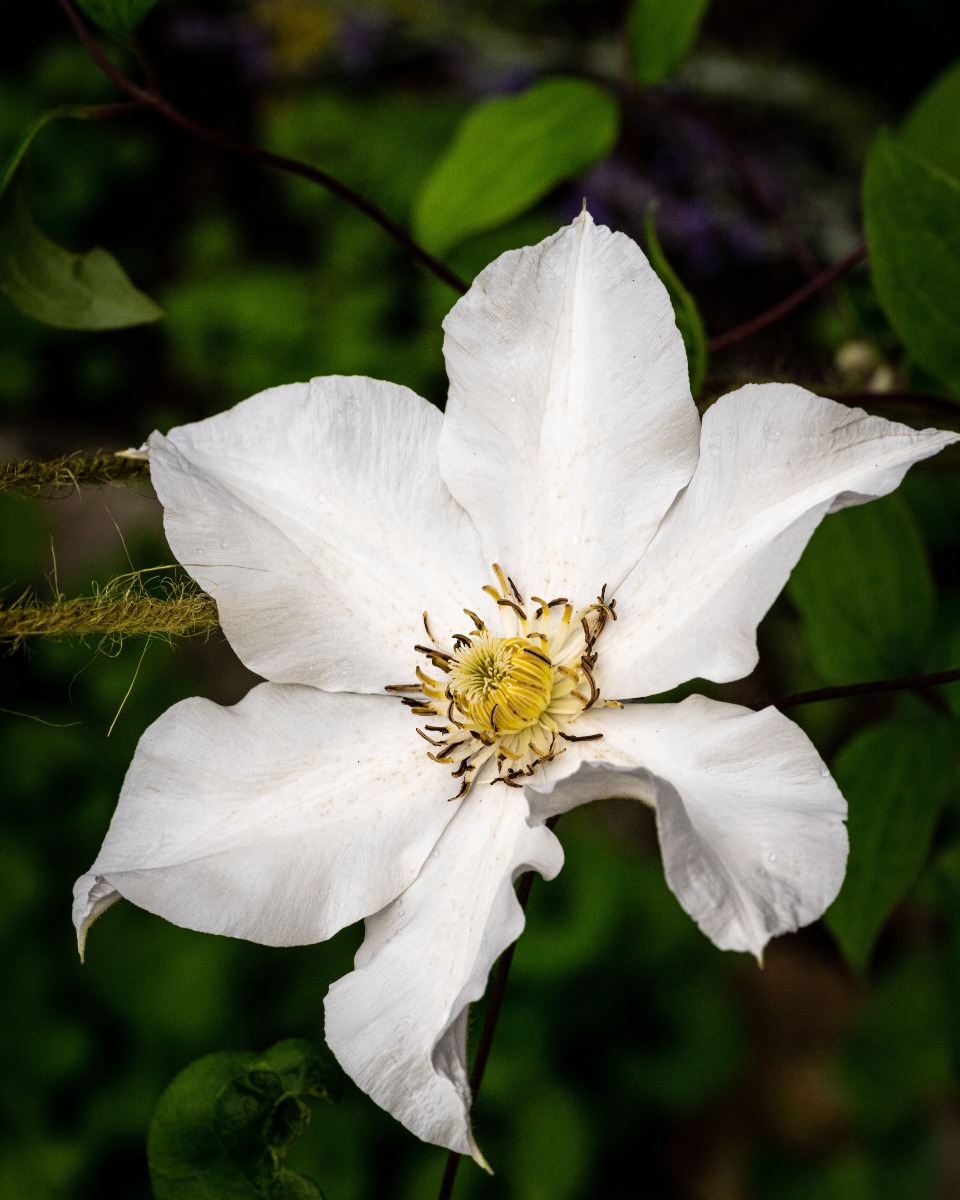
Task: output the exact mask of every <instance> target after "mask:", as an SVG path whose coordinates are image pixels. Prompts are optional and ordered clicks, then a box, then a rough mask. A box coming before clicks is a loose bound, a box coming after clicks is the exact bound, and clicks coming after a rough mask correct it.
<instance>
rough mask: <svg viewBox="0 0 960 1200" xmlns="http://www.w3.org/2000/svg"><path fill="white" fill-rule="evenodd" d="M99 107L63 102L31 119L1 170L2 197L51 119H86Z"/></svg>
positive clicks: (0, 194)
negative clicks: (41, 131) (39, 134)
mask: <svg viewBox="0 0 960 1200" xmlns="http://www.w3.org/2000/svg"><path fill="white" fill-rule="evenodd" d="M97 111H98V110H97V108H96V107H95V106H92V105H87V104H62V105H60V107H59V108H51V109H50V111H49V112H45V113H41V114H40V116H39V117H37V118H35V120H33V121H31V122H30V124H29V125H28V126H27V130H26V132H25V133H24V135H23V137H22V138H21V139H20V144H19V146H17V148H16V150H14V152H13V154H11V155H10V157H9V158H8V159H7V162H6V165H5V166H4V168H3V170H2V172H0V197H2V196H3V194H4V192H5V191H6V190H7V188H8V187H9V186H10V184H11V183H12V182H13V177H14V175H16V173H17V168H18V167H19V166H20V164H21V162H23V159H24V156H25V155H26V153H27V151H28V150H29V149H30V146H31V145H32V143H33V140H34V138H35V137H36V136H37V134H38V133H39V132H40V130H41V129H44V128H46V126H47V125H49V124H50V122H51V121H59V120H62V119H64V118H70V117H73V118H77V119H79V120H84V119H85V118H89V117H92V116H94V115H95V114H96V113H97Z"/></svg>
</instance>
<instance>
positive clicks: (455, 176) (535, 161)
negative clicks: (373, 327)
mask: <svg viewBox="0 0 960 1200" xmlns="http://www.w3.org/2000/svg"><path fill="white" fill-rule="evenodd" d="M618 124H619V109H618V106H617V102H616V100H615V99H614V98H613V96H612V95H611V94H610V93H609V92H608V91H607V90H606V88H602V87H600V86H598V85H597V84H595V83H589V82H587V81H586V80H583V79H565V78H560V77H558V78H554V79H546V80H544V81H542V82H541V83H537V84H535V85H534V86H533V87H531V88H530V89H528V90H527V91H526V92H523V93H522V94H521V95H519V96H506V97H498V98H497V99H495V100H486V101H484V102H483V103H482V104H478V105H477V106H476V107H475V108H474V109H472V110H471V111H470V112H469V113H468V114H467V115H466V117H465V118H464V119H463V121H462V122H461V124H460V127H459V129H458V130H457V133H456V135H455V136H454V139H453V141H452V143H451V144H450V146H449V147H448V148H447V151H446V153H445V154H444V155H443V157H442V158H441V159H440V161H439V162H438V163H437V164H436V165H435V166H434V168H433V170H432V171H431V172H430V174H429V175H428V177H427V179H426V181H425V182H424V184H423V187H422V188H421V189H420V193H419V195H418V197H417V200H416V203H415V205H414V213H413V232H414V236H415V237H416V238H417V240H418V241H419V242H420V243H421V244H422V245H423V246H424V247H426V249H427V250H429V251H430V253H431V254H442V253H443V252H444V251H446V250H449V249H451V247H453V246H455V245H457V243H458V242H461V241H463V240H464V239H465V238H467V237H470V236H471V235H472V234H476V233H481V232H483V231H485V230H488V229H494V228H496V227H497V226H498V225H502V224H503V223H504V222H506V221H508V220H510V219H511V218H513V217H516V216H519V215H520V213H522V212H525V211H526V210H527V209H528V208H530V207H531V206H532V205H533V204H535V203H536V202H537V201H538V200H540V199H541V198H542V197H543V196H545V195H546V193H547V192H549V191H550V189H551V188H552V187H554V186H556V184H558V183H560V182H561V181H562V180H564V179H570V178H572V177H573V176H576V175H578V174H580V173H581V172H582V171H585V170H586V169H587V168H588V167H591V166H593V165H594V163H596V162H598V161H599V160H600V159H601V158H603V156H604V155H605V154H606V153H607V152H608V151H609V150H610V148H611V147H612V145H613V143H614V141H615V140H616V136H617V128H618Z"/></svg>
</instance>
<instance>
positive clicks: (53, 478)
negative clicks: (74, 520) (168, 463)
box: [0, 451, 150, 496]
mask: <svg viewBox="0 0 960 1200" xmlns="http://www.w3.org/2000/svg"><path fill="white" fill-rule="evenodd" d="M149 476H150V463H149V461H148V460H147V456H146V454H141V453H140V452H139V451H134V452H133V453H130V452H121V453H120V454H65V455H63V456H62V457H60V458H52V459H49V460H48V461H46V462H34V461H33V460H32V459H23V460H22V461H20V462H5V463H0V492H6V491H12V492H21V493H23V494H25V495H28V496H37V495H40V494H42V493H43V492H46V491H63V490H64V489H65V488H70V489H71V490H73V489H76V488H78V487H80V486H81V484H91V485H94V486H101V487H102V486H103V485H104V484H109V483H127V482H129V481H130V480H133V479H148V478H149Z"/></svg>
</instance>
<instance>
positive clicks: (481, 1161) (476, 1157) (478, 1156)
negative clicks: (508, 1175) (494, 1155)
mask: <svg viewBox="0 0 960 1200" xmlns="http://www.w3.org/2000/svg"><path fill="white" fill-rule="evenodd" d="M469 1137H470V1153H471V1155H472V1156H473V1161H474V1162H475V1163H476V1164H477V1166H478V1167H483V1169H484V1170H485V1171H486V1173H487V1174H488V1175H492V1174H493V1167H491V1166H490V1164H489V1163H488V1162H487V1160H486V1159H485V1158H484V1157H483V1153H482V1151H481V1150H480V1147H479V1146H478V1145H477V1143H476V1139H475V1138H474V1136H473V1133H472V1132H471V1133H470V1134H469Z"/></svg>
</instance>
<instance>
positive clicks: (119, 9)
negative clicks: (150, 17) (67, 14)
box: [77, 0, 157, 37]
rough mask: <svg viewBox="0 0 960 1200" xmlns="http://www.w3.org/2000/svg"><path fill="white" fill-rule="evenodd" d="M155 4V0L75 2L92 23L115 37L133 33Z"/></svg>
mask: <svg viewBox="0 0 960 1200" xmlns="http://www.w3.org/2000/svg"><path fill="white" fill-rule="evenodd" d="M156 3H157V0H77V4H78V5H79V7H80V8H82V9H83V11H84V12H85V13H86V14H87V16H88V17H89V18H90V19H91V20H92V21H96V23H97V24H98V25H99V26H100V27H101V29H105V30H106V31H107V33H112V34H114V36H116V37H124V36H126V35H128V34H131V33H133V31H134V30H135V29H136V27H137V26H138V25H139V24H140V22H141V21H142V20H143V18H144V17H145V16H146V15H147V13H148V12H149V11H150V9H151V8H153V7H154V5H155V4H156Z"/></svg>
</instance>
